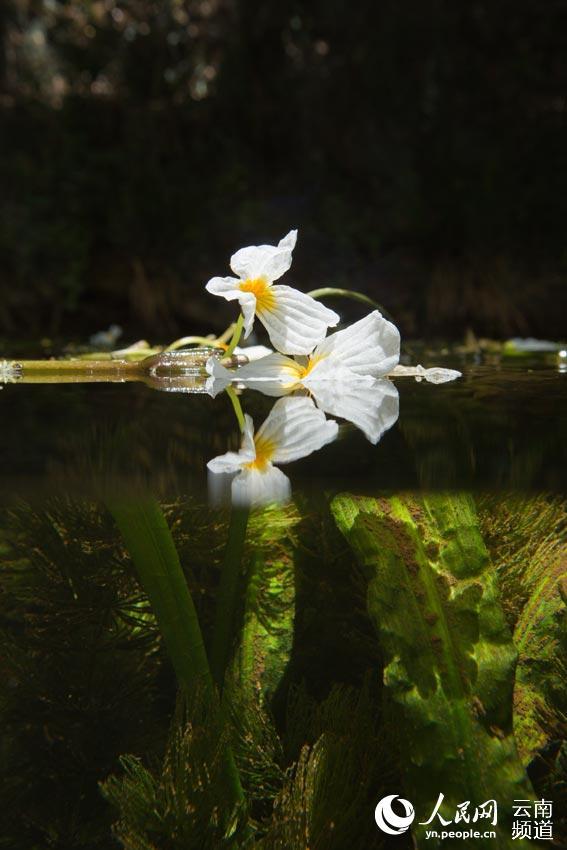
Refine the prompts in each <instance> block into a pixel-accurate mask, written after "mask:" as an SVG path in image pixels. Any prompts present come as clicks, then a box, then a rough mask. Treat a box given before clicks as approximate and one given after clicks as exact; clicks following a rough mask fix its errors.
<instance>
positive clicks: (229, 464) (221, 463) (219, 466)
mask: <svg viewBox="0 0 567 850" xmlns="http://www.w3.org/2000/svg"><path fill="white" fill-rule="evenodd" d="M244 421H245V426H244V433H243V435H242V445H241V447H240V450H239V451H238V452H226V453H225V454H223V455H219V456H218V457H214V458H213V459H212V460H210V461H209V462H208V464H207V469H208V470H209V471H210V472H238V471H239V470H240V469H242V467H243V466H244V465H245V464H247V463H251V461H253V460H255V459H256V446H255V445H254V423H253V421H252V418H251V417H250V416H248V414H245V415H244Z"/></svg>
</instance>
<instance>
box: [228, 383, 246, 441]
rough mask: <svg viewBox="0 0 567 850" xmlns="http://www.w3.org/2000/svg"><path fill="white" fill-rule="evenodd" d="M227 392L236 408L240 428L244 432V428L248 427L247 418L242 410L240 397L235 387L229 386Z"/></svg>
mask: <svg viewBox="0 0 567 850" xmlns="http://www.w3.org/2000/svg"><path fill="white" fill-rule="evenodd" d="M226 394H227V396H228V397H229V399H230V400H231V402H232V407H233V409H234V413H235V416H236V418H237V420H238V425H239V427H240V430H241V431H242V432H244V428H245V427H246V420H245V419H244V413H243V412H242V405H241V404H240V399H239V398H238V396H237V395H236V392H235V390H234V387H227V388H226Z"/></svg>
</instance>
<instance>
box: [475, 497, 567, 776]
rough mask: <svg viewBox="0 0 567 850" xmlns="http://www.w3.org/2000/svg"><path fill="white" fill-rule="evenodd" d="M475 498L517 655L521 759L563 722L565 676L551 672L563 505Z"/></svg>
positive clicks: (565, 519)
mask: <svg viewBox="0 0 567 850" xmlns="http://www.w3.org/2000/svg"><path fill="white" fill-rule="evenodd" d="M480 504H481V511H480V517H481V521H482V524H483V529H484V533H485V539H486V540H487V543H488V546H489V548H490V550H491V554H492V557H493V560H494V563H495V566H496V568H497V570H498V577H499V582H500V586H501V588H502V592H503V597H504V605H505V606H506V611H507V615H508V618H509V621H510V623H511V625H512V627H513V628H514V642H515V644H516V647H517V649H518V653H519V662H518V669H517V673H516V685H515V691H514V714H515V716H514V731H515V734H516V739H517V741H518V746H519V749H520V752H521V754H522V757H523V758H524V759H525V760H529V759H530V758H531V757H533V755H534V754H535V753H536V751H537V750H538V749H539V748H540V747H542V746H543V745H544V744H545V743H546V740H547V738H548V737H549V735H548V730H549V728H550V726H551V727H553V725H555V726H556V727H557V726H561V725H563V734H564V733H565V728H566V726H567V716H566V715H567V701H566V697H565V686H566V676H565V671H563V674H561V671H560V670H559V664H560V662H561V657H562V654H563V653H564V652H565V644H566V643H567V635H566V626H567V617H566V613H565V603H564V600H563V599H562V585H563V587H565V586H567V584H566V583H567V557H566V549H565V543H566V537H567V512H566V506H565V503H564V502H563V501H561V500H559V499H557V498H553V497H549V496H537V497H533V496H517V495H509V496H505V497H502V496H490V497H485V498H483V499H482V500H481V502H480Z"/></svg>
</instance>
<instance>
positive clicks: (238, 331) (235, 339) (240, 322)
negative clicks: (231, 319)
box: [225, 313, 244, 357]
mask: <svg viewBox="0 0 567 850" xmlns="http://www.w3.org/2000/svg"><path fill="white" fill-rule="evenodd" d="M243 327H244V316H243V315H242V313H241V314H240V316H239V317H238V319H237V320H236V324H235V326H234V332H233V334H232V339H231V340H230V344H229V346H228V348H227V350H226V354H225V357H230V356H231V355H232V353H233V352H234V349H235V348H236V346H237V345H238V343H239V342H240V337H241V335H242V328H243Z"/></svg>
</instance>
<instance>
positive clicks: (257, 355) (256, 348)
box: [234, 345, 273, 362]
mask: <svg viewBox="0 0 567 850" xmlns="http://www.w3.org/2000/svg"><path fill="white" fill-rule="evenodd" d="M234 353H235V354H244V356H245V357H247V358H248V360H249V361H250V362H252V360H260V359H261V358H262V357H267V356H268V354H272V353H273V352H272V349H271V348H268V346H267V345H245V346H243V347H242V348H241V347H240V346H239V345H237V346H236V348H235V349H234Z"/></svg>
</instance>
